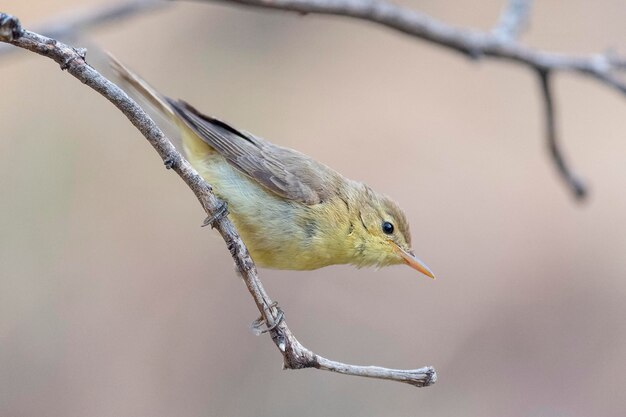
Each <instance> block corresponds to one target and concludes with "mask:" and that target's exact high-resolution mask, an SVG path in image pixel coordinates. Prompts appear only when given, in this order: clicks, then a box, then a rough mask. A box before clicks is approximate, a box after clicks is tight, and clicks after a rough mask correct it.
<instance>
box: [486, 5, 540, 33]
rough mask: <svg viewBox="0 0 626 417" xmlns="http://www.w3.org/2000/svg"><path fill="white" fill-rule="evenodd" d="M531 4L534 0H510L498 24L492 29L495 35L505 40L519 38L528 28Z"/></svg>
mask: <svg viewBox="0 0 626 417" xmlns="http://www.w3.org/2000/svg"><path fill="white" fill-rule="evenodd" d="M531 6H532V0H508V1H507V3H506V7H505V8H504V10H503V11H502V13H501V14H500V19H499V20H498V24H497V25H496V27H495V28H494V29H493V31H492V33H493V34H494V36H497V37H499V38H500V39H502V40H503V41H510V40H513V39H517V38H518V37H519V35H520V33H521V32H522V31H523V30H524V29H526V25H527V24H528V17H529V15H530V8H531Z"/></svg>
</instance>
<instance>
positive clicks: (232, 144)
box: [111, 56, 434, 278]
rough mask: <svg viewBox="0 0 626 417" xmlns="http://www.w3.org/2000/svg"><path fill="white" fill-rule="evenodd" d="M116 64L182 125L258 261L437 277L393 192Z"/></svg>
mask: <svg viewBox="0 0 626 417" xmlns="http://www.w3.org/2000/svg"><path fill="white" fill-rule="evenodd" d="M111 66H112V67H113V68H114V70H115V71H116V72H117V73H118V75H119V76H120V77H121V78H122V79H123V80H124V81H126V82H127V83H128V84H130V85H131V86H132V87H133V88H134V89H135V90H136V91H137V92H138V93H140V94H141V95H143V96H144V97H145V98H147V99H148V100H149V101H150V102H151V103H152V104H153V105H154V106H156V108H157V109H158V110H159V111H160V112H162V113H163V114H164V115H166V116H167V117H168V118H169V119H170V120H171V121H173V122H174V124H175V125H176V126H177V127H178V128H179V129H180V133H181V137H182V142H183V147H184V150H185V153H186V155H187V158H188V160H189V162H190V163H191V164H192V165H193V167H194V168H195V169H196V170H197V171H198V172H199V173H200V175H201V176H202V177H203V178H204V179H205V180H206V181H207V182H208V183H209V184H211V186H212V187H213V190H214V192H215V194H217V196H218V197H219V198H221V199H222V200H224V201H226V202H227V204H228V212H229V216H230V218H231V220H232V221H233V223H234V224H235V226H236V228H237V230H238V231H239V234H240V235H241V237H242V239H243V241H244V242H245V244H246V246H247V247H248V250H249V251H250V255H251V256H252V259H253V260H254V261H255V262H256V263H257V264H258V265H259V266H262V267H267V268H274V269H292V270H311V269H317V268H321V267H325V266H328V265H333V264H352V265H354V266H356V267H357V268H361V267H367V266H376V267H384V266H388V265H394V264H406V265H409V266H410V267H412V268H414V269H416V270H417V271H419V272H421V273H423V274H425V275H427V276H428V277H431V278H434V275H433V273H432V272H431V271H430V269H429V268H428V267H427V266H426V265H425V264H424V263H423V262H422V261H420V260H419V259H418V258H417V257H416V256H415V254H414V253H413V251H412V250H411V234H410V231H409V224H408V222H407V220H406V216H405V215H404V212H403V211H402V210H401V209H400V207H399V206H398V205H397V204H396V203H395V202H394V201H393V200H392V199H390V198H389V197H387V196H385V195H383V194H380V193H377V192H376V191H374V190H372V189H371V188H370V187H368V186H367V185H365V184H363V183H361V182H357V181H353V180H350V179H348V178H346V177H344V176H343V175H341V174H340V173H338V172H337V171H335V170H333V169H331V168H329V167H328V166H326V165H324V164H322V163H320V162H317V161H315V160H314V159H312V158H310V157H308V156H307V155H304V154H302V153H300V152H298V151H295V150H292V149H288V148H284V147H281V146H278V145H274V144H273V143H270V142H268V141H267V140H264V139H262V138H260V137H258V136H255V135H253V134H251V133H248V132H246V131H243V130H240V129H236V128H234V127H233V126H231V125H229V124H227V123H225V122H223V121H221V120H218V119H216V118H214V117H211V116H207V115H205V114H202V113H200V112H199V111H198V110H196V109H195V108H194V107H192V106H191V105H189V104H188V103H186V102H185V101H182V100H172V99H171V98H168V97H166V96H164V95H162V94H160V93H158V92H157V91H156V90H155V89H154V88H152V87H151V86H150V85H149V84H148V83H147V82H146V81H144V80H143V79H141V78H140V77H139V76H138V75H136V74H135V73H133V72H131V71H130V70H129V69H128V68H126V67H125V66H124V65H123V64H121V63H120V62H119V61H117V60H116V59H115V58H114V57H112V56H111Z"/></svg>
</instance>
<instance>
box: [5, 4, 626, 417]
mask: <svg viewBox="0 0 626 417" xmlns="http://www.w3.org/2000/svg"><path fill="white" fill-rule="evenodd" d="M503 3H504V2H503V1H496V0H490V1H481V2H478V3H476V2H453V1H413V2H403V4H406V5H408V6H412V7H415V8H416V9H418V10H421V11H423V12H426V13H428V14H431V15H433V16H435V17H437V18H440V19H443V20H445V21H447V22H450V23H453V24H457V25H463V26H470V27H477V28H484V29H489V28H491V27H492V26H493V25H494V23H495V21H496V20H497V17H498V14H499V12H500V10H501V8H502V6H503ZM90 4H93V5H99V4H102V2H100V1H89V2H87V1H78V0H71V1H70V0H65V1H56V2H35V1H21V2H11V4H10V5H5V6H6V7H5V8H4V9H5V10H3V11H5V12H9V13H12V14H15V15H17V16H19V17H20V18H21V19H22V22H23V24H24V25H25V26H26V27H27V28H36V27H37V24H38V23H41V22H45V21H48V20H49V19H50V18H51V17H53V16H56V15H58V14H59V13H62V12H65V11H72V10H76V9H77V8H84V7H89V5H90ZM625 18H626V9H625V8H624V5H623V3H622V2H620V1H608V0H606V1H598V2H593V4H592V3H590V2H586V1H582V0H576V1H569V2H567V4H565V3H563V2H536V4H535V8H534V10H533V13H532V20H531V24H530V28H529V31H528V32H527V33H526V34H525V35H524V41H525V42H527V43H528V44H530V45H533V46H536V47H540V48H544V49H548V50H555V51H562V52H568V53H589V52H598V51H604V50H606V49H607V48H610V47H613V48H616V50H618V51H619V50H622V51H624V49H625V48H624V46H625V44H624V39H626V27H625V26H624V25H623V22H624V19H625ZM75 44H77V45H79V46H80V45H87V46H90V47H91V48H92V52H91V55H88V57H90V56H92V57H93V62H94V65H100V67H101V66H102V64H101V63H99V62H98V60H97V57H98V54H97V52H96V51H95V50H94V49H93V46H94V45H99V46H100V47H102V48H106V49H108V50H110V51H111V52H113V53H114V54H115V55H116V56H118V57H119V58H120V59H121V60H122V61H124V62H126V63H127V64H128V65H129V66H131V67H132V68H134V69H135V70H136V71H138V72H139V73H140V74H142V75H143V76H144V77H146V78H147V79H148V80H149V81H150V82H151V83H152V84H153V85H155V86H157V87H158V88H159V89H161V90H162V91H163V92H165V93H167V94H169V95H171V96H173V97H178V98H185V99H186V100H187V101H189V102H191V103H193V104H195V105H196V106H197V107H198V108H200V109H203V110H204V111H206V112H207V113H210V114H213V115H216V116H220V117H222V118H224V119H225V120H228V121H230V122H231V123H233V124H234V125H235V126H238V127H240V128H243V129H246V130H249V131H252V132H255V133H257V134H259V135H260V136H263V137H266V138H269V139H271V140H272V141H274V142H276V143H278V144H281V145H285V146H289V147H293V148H296V149H298V150H300V151H303V152H305V153H307V154H309V155H311V156H312V157H314V158H316V159H318V160H320V161H322V162H324V163H326V164H328V165H330V166H332V167H334V168H336V169H337V170H339V171H340V172H342V173H344V174H345V175H347V176H349V177H352V178H355V179H360V180H363V181H365V182H367V183H368V184H370V185H371V186H373V187H374V188H376V189H378V190H382V191H385V192H386V193H388V194H390V195H391V196H393V197H395V198H396V199H397V200H398V201H399V202H400V203H401V205H402V206H403V207H404V208H405V210H406V212H407V214H408V217H409V219H410V221H411V224H412V230H413V235H414V246H415V250H416V252H417V254H418V255H419V256H420V257H421V258H422V259H423V260H425V261H426V262H427V263H428V265H429V266H431V268H432V269H433V270H434V271H435V272H436V274H437V275H438V278H439V279H437V280H436V281H431V280H428V279H425V278H424V277H422V276H419V275H417V274H416V273H415V272H414V271H413V270H410V269H408V268H406V267H393V268H387V269H383V270H380V271H376V270H356V269H353V268H352V267H348V266H337V267H329V268H325V269H322V270H318V271H311V272H289V271H273V270H261V277H262V279H263V281H264V283H265V285H266V287H267V289H268V291H269V293H270V294H271V295H272V297H274V298H275V299H276V300H278V301H279V302H280V304H281V306H282V307H283V308H284V310H285V311H286V315H287V318H288V320H289V324H290V326H291V327H292V329H293V330H294V332H295V334H296V335H297V336H298V337H299V339H300V340H301V341H302V342H303V343H304V344H305V345H307V346H308V347H310V348H311V349H313V350H314V351H316V352H318V353H320V354H322V355H325V356H328V357H331V358H333V359H337V360H341V361H345V362H350V363H357V364H377V365H382V366H388V367H397V368H412V367H420V366H424V365H433V366H435V367H436V369H437V371H438V373H439V381H438V382H437V384H435V385H434V386H432V387H429V388H424V389H416V388H413V387H410V386H408V385H406V386H405V385H402V384H398V383H390V382H383V381H373V380H366V379H359V378H353V377H345V376H340V375H334V374H330V373H326V372H320V371H315V370H303V371H283V370H281V356H280V355H279V353H278V352H277V351H276V348H275V347H274V345H273V344H272V343H271V341H270V340H269V339H268V336H262V337H255V336H254V335H252V333H251V332H250V330H249V328H248V326H249V324H250V323H251V322H252V321H253V320H254V319H255V318H256V317H257V315H258V312H257V311H256V309H255V307H254V305H253V303H252V302H251V299H250V296H249V295H248V293H247V291H246V289H245V288H244V286H243V284H242V282H241V280H240V279H239V278H238V277H237V276H236V275H235V273H234V269H233V263H232V260H231V258H230V256H229V254H228V252H227V250H226V248H225V246H224V244H223V242H222V241H221V240H220V238H219V237H218V236H217V234H216V233H215V232H212V231H211V230H209V229H206V228H200V224H201V223H202V220H203V212H202V210H201V209H200V207H199V205H198V204H197V202H196V200H195V198H194V196H193V195H192V193H191V192H190V191H189V190H188V189H187V188H186V187H185V186H184V185H183V184H182V183H181V181H180V180H179V179H178V178H177V177H176V176H175V175H174V174H173V173H172V172H169V171H166V170H165V169H164V168H163V165H162V163H161V161H160V160H159V158H158V156H157V155H156V153H155V152H154V151H153V150H152V149H151V148H150V147H149V146H148V145H147V143H146V141H145V140H144V139H143V137H141V136H140V134H139V133H138V132H137V131H136V130H135V129H134V128H133V127H132V126H131V125H130V123H128V121H127V120H126V119H125V118H124V117H123V116H122V114H121V113H120V112H119V111H117V110H116V109H115V108H114V107H113V106H111V105H110V104H109V103H108V102H107V101H105V100H104V99H103V98H102V97H100V96H99V95H97V94H96V93H94V92H93V91H91V90H90V89H88V88H86V87H85V86H83V85H81V84H80V83H79V82H77V81H76V80H75V79H73V78H72V77H70V76H68V75H67V74H65V73H63V72H61V71H60V70H59V68H58V65H56V64H54V63H53V62H52V61H50V60H47V59H44V58H42V57H40V56H35V55H34V54H30V53H26V52H22V51H20V52H18V53H15V54H13V55H11V56H10V57H5V58H2V59H1V60H0V74H1V77H0V80H1V81H0V88H1V91H2V94H1V95H0V126H1V133H0V196H1V197H0V415H2V416H7V417H8V416H36V415H42V416H43V415H45V416H64V417H69V416H77V417H78V416H90V417H97V416H113V415H116V416H173V415H175V416H185V417H186V416H293V415H298V416H346V415H359V416H415V415H427V416H431V417H434V416H466V417H467V416H477V417H479V416H480V417H484V416H538V417H544V416H546V417H553V416H554V417H557V416H568V417H575V416H581V417H583V416H584V417H587V416H591V415H593V416H616V417H617V416H623V415H624V414H625V413H626V398H625V397H624V395H623V393H622V391H623V388H624V386H626V372H624V370H625V369H626V322H625V319H626V307H625V304H626V303H625V302H624V300H625V297H626V279H624V278H625V273H626V251H625V249H626V222H625V221H624V219H625V218H626V191H625V190H626V140H625V139H624V138H625V137H626V101H625V100H624V97H622V96H620V95H618V94H617V93H615V92H614V91H611V90H609V89H607V88H605V87H603V86H601V85H599V84H597V83H594V82H592V81H590V80H588V79H583V78H580V77H577V76H574V75H568V74H560V75H559V76H558V77H557V78H556V84H555V92H556V98H557V101H558V119H559V120H558V121H559V130H560V133H561V134H562V137H563V143H564V146H565V149H566V153H567V156H568V157H569V158H570V160H571V162H572V164H573V165H574V166H575V168H576V169H577V170H578V171H579V172H580V173H582V174H583V175H584V177H585V178H586V179H587V181H588V182H589V183H590V185H591V187H592V188H591V190H592V194H591V198H590V199H589V200H588V201H587V202H586V203H584V204H577V203H575V202H574V201H573V199H572V198H571V196H570V195H569V193H568V192H567V191H566V189H565V188H564V186H563V184H562V183H561V181H560V180H559V178H557V176H556V175H555V172H554V169H553V166H552V165H551V163H550V161H549V160H548V158H547V156H546V151H545V145H544V142H543V130H542V129H543V120H542V117H541V111H542V103H541V101H540V97H539V92H538V89H537V80H536V78H535V76H534V75H533V74H531V73H530V72H529V71H527V70H525V69H523V68H520V67H518V66H513V65H511V64H505V63H502V62H494V61H484V62H480V63H474V62H469V61H467V60H465V59H464V58H462V57H460V56H457V55H456V54H453V53H451V52H449V51H447V50H444V49H440V48H436V47H433V46H431V45H429V44H426V43H423V42H420V41H417V40H415V39H412V38H409V37H406V36H403V35H400V34H397V33H393V32H391V31H389V30H385V29H383V28H380V27H377V26H373V25H370V24H366V23H362V22H357V21H351V20H346V19H341V18H331V17H320V16H306V17H302V16H297V15H294V14H287V13H280V12H270V11H260V10H252V9H247V8H243V7H237V6H231V7H227V6H225V5H222V4H211V3H204V4H202V3H183V2H180V3H178V2H177V3H176V4H173V5H172V6H171V7H168V8H165V9H162V10H160V11H158V12H154V13H148V14H146V15H142V16H140V17H137V18H134V19H131V20H129V21H125V22H123V23H119V24H112V25H109V26H108V27H106V28H102V29H98V30H95V31H92V32H90V33H89V36H88V38H85V39H81V40H80V41H77V42H75Z"/></svg>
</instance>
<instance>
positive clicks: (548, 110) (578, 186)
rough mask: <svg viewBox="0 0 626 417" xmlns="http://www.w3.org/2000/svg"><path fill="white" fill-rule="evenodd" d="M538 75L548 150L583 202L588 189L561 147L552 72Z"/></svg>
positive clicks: (564, 177) (541, 71) (569, 185)
mask: <svg viewBox="0 0 626 417" xmlns="http://www.w3.org/2000/svg"><path fill="white" fill-rule="evenodd" d="M537 74H538V76H539V81H540V83H541V92H542V95H543V101H544V103H545V108H544V110H545V111H544V113H545V115H546V118H545V120H546V143H547V145H548V150H549V151H550V156H551V157H552V159H553V160H554V164H555V165H556V168H557V170H558V172H559V174H560V175H561V177H562V178H563V180H564V181H565V183H566V184H567V186H568V187H569V188H570V189H571V190H572V192H573V193H574V196H575V197H576V198H577V199H579V200H581V199H583V198H585V196H586V195H587V190H586V187H585V186H584V184H583V183H582V181H581V180H580V179H579V178H578V177H577V176H576V175H575V174H574V173H573V172H572V171H571V169H570V168H569V166H568V164H567V163H566V162H565V158H564V157H563V151H562V150H561V148H560V146H559V141H558V136H557V133H556V122H555V115H554V100H553V99H552V90H551V88H550V72H549V71H546V70H539V71H537Z"/></svg>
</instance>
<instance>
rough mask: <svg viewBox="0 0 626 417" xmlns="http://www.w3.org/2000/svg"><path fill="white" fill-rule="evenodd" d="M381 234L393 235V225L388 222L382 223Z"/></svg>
mask: <svg viewBox="0 0 626 417" xmlns="http://www.w3.org/2000/svg"><path fill="white" fill-rule="evenodd" d="M383 233H385V234H387V235H390V234H392V233H393V224H391V223H389V222H383Z"/></svg>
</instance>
